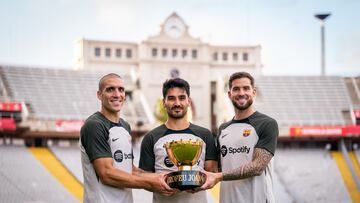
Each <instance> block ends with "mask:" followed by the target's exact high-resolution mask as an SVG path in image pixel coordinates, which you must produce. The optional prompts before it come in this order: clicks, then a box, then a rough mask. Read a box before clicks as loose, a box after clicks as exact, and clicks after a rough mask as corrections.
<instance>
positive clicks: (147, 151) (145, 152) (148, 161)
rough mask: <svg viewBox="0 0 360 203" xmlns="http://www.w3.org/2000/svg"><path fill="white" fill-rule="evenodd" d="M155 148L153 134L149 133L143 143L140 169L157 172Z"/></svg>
mask: <svg viewBox="0 0 360 203" xmlns="http://www.w3.org/2000/svg"><path fill="white" fill-rule="evenodd" d="M153 148H154V141H153V139H152V137H151V134H150V133H148V134H146V135H145V136H144V139H143V140H142V142H141V148H140V161H139V168H141V169H143V170H145V171H151V172H155V154H154V150H153Z"/></svg>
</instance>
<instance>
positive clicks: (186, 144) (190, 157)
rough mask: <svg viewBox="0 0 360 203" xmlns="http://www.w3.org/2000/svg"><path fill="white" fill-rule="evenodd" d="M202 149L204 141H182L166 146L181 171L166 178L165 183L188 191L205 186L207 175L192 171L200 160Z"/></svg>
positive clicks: (172, 142)
mask: <svg viewBox="0 0 360 203" xmlns="http://www.w3.org/2000/svg"><path fill="white" fill-rule="evenodd" d="M202 147H203V142H202V141H200V140H195V141H192V140H191V139H189V140H182V139H181V140H179V141H171V142H167V143H165V144H164V148H165V149H166V153H167V154H168V156H169V159H170V160H171V161H172V162H173V164H174V165H175V166H177V167H178V169H179V170H178V171H175V172H171V173H169V174H168V175H167V176H166V179H165V182H166V183H167V184H168V185H169V186H170V187H172V188H177V189H179V190H188V189H193V188H196V187H200V186H201V185H203V184H204V182H205V180H206V175H205V174H204V173H202V172H200V171H195V170H191V169H192V166H193V165H195V164H196V163H197V161H198V160H199V158H200V155H201V151H202Z"/></svg>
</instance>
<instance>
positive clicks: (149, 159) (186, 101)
mask: <svg viewBox="0 0 360 203" xmlns="http://www.w3.org/2000/svg"><path fill="white" fill-rule="evenodd" d="M189 96H190V87H189V84H188V82H186V81H185V80H183V79H180V78H174V79H170V80H167V81H166V82H165V83H164V84H163V97H164V98H163V104H164V107H165V109H166V111H167V114H168V119H167V121H166V122H165V124H163V125H160V126H159V127H157V128H155V129H153V130H152V131H150V132H148V133H147V134H146V135H145V137H144V139H143V141H142V143H141V152H140V162H139V168H141V169H143V170H145V171H149V172H157V173H158V172H173V171H177V170H178V169H177V167H176V166H175V165H174V164H173V163H172V162H171V160H170V159H169V157H168V156H167V153H166V151H165V149H164V147H163V146H164V144H165V143H166V142H171V141H178V140H180V139H183V140H189V139H191V140H200V141H202V142H203V150H202V153H201V155H200V158H199V160H198V162H197V163H196V164H195V165H194V166H193V168H192V170H199V171H202V170H204V169H205V170H207V171H212V172H215V171H216V168H217V153H216V147H215V140H214V137H213V136H212V134H211V132H210V131H209V130H208V129H205V128H203V127H200V126H197V125H194V124H192V123H190V122H189V121H188V120H187V118H186V114H187V110H188V107H189V106H190V105H191V99H190V97H189ZM160 202H161V203H169V202H171V203H183V202H201V203H203V202H207V198H206V193H205V191H200V192H198V193H194V194H191V193H187V192H179V193H178V194H175V195H174V196H171V197H167V196H163V195H160V194H156V193H155V194H154V196H153V203H160Z"/></svg>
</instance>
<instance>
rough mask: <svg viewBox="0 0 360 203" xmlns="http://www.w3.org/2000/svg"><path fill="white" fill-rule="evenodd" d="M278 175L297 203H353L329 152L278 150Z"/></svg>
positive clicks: (322, 150) (276, 165)
mask: <svg viewBox="0 0 360 203" xmlns="http://www.w3.org/2000/svg"><path fill="white" fill-rule="evenodd" d="M275 171H276V174H278V175H279V178H280V180H281V181H282V182H283V183H284V185H286V187H287V189H288V191H289V192H290V194H291V196H292V197H293V198H294V202H351V199H350V196H349V194H348V193H347V190H346V188H345V185H344V183H343V181H342V178H341V175H340V173H339V170H338V168H337V166H336V163H335V162H334V160H333V159H332V157H331V154H330V153H329V151H326V150H324V149H277V152H276V158H275Z"/></svg>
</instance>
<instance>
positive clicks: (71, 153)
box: [50, 146, 84, 183]
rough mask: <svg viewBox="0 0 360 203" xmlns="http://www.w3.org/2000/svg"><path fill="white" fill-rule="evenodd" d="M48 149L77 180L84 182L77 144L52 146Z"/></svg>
mask: <svg viewBox="0 0 360 203" xmlns="http://www.w3.org/2000/svg"><path fill="white" fill-rule="evenodd" d="M50 150H51V152H52V153H53V154H54V155H55V156H56V158H57V159H58V160H59V161H60V162H61V163H62V164H63V165H64V166H65V167H66V168H67V169H68V170H69V172H70V173H71V174H72V175H73V176H75V177H76V179H77V180H78V181H79V182H81V183H83V182H84V177H83V174H82V167H81V156H80V150H79V147H78V146H67V147H60V146H52V147H50Z"/></svg>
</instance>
